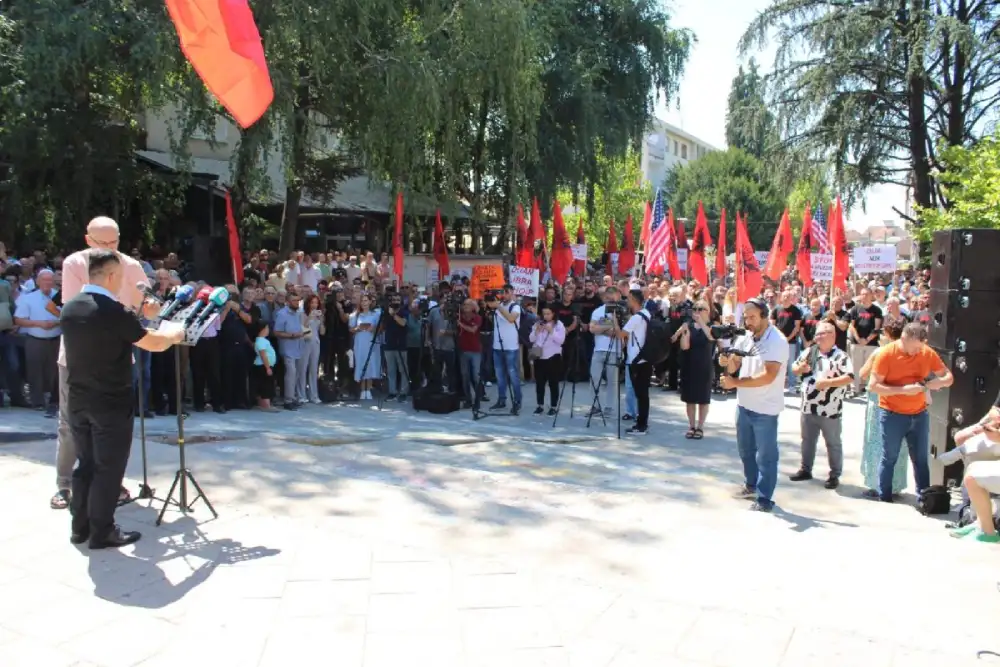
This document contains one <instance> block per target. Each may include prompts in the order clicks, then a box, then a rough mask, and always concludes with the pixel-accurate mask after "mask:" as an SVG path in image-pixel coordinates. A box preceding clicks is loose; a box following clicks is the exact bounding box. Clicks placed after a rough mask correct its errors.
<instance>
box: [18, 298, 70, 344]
mask: <svg viewBox="0 0 1000 667" xmlns="http://www.w3.org/2000/svg"><path fill="white" fill-rule="evenodd" d="M55 296H56V290H52V291H51V292H49V294H48V295H46V294H44V293H43V292H42V291H41V290H35V291H34V292H28V293H27V294H22V295H21V297H20V298H19V299H18V300H17V302H16V303H15V304H14V317H16V318H18V319H21V320H34V321H35V322H58V321H59V316H58V315H53V314H52V313H50V312H49V310H48V305H49V303H50V302H51V301H52V299H53V298H55ZM21 333H22V334H23V335H25V336H31V337H32V338H42V339H51V338H59V336H60V335H61V334H62V329H60V328H59V327H54V328H52V329H43V328H42V327H21Z"/></svg>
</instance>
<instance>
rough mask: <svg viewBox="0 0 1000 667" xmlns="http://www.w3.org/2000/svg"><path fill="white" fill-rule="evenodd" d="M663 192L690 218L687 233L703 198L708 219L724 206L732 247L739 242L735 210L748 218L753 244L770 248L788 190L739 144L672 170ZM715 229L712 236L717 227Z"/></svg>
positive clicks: (680, 213)
mask: <svg viewBox="0 0 1000 667" xmlns="http://www.w3.org/2000/svg"><path fill="white" fill-rule="evenodd" d="M663 191H664V196H665V197H666V201H667V204H668V205H669V206H672V207H673V209H674V215H675V216H676V217H679V218H687V219H688V220H689V221H690V222H689V224H688V228H689V231H688V235H689V236H690V230H691V229H693V225H694V220H695V216H696V215H697V212H698V202H699V201H701V202H702V203H703V204H704V206H705V215H706V216H707V217H708V219H709V220H710V221H716V220H718V219H719V216H720V214H721V213H722V209H723V208H725V209H726V221H727V225H726V228H727V237H728V241H729V243H728V245H727V247H728V248H733V247H734V245H733V244H734V243H735V238H736V236H735V234H736V232H735V229H736V228H735V225H734V224H733V222H734V221H735V219H736V213H737V211H739V212H741V213H743V214H745V215H746V217H747V221H748V224H747V231H748V232H749V233H750V240H751V242H752V243H753V245H754V248H757V249H758V250H760V249H765V248H768V247H770V244H771V240H772V239H773V238H774V232H775V230H776V229H777V226H778V221H779V220H780V219H781V214H782V212H783V211H784V209H785V201H786V198H785V192H784V191H783V190H782V189H781V187H780V185H779V184H778V183H776V182H775V180H774V178H773V174H772V173H771V172H770V171H769V170H768V169H767V167H766V166H765V165H764V163H763V162H762V161H761V160H759V159H757V158H755V157H754V156H752V155H750V154H748V153H746V152H744V151H742V150H740V149H739V148H730V149H728V150H725V151H716V152H712V153H709V154H708V155H706V156H704V157H702V158H699V159H697V160H695V161H694V162H691V163H689V164H687V165H684V166H678V167H676V168H674V169H672V170H671V171H670V172H669V173H668V174H667V178H666V181H665V182H664V185H663ZM712 233H713V238H714V234H716V233H717V229H713V230H712Z"/></svg>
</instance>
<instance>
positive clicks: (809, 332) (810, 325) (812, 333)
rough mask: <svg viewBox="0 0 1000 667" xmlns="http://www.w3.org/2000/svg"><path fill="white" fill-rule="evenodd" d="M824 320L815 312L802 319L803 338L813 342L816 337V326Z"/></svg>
mask: <svg viewBox="0 0 1000 667" xmlns="http://www.w3.org/2000/svg"><path fill="white" fill-rule="evenodd" d="M822 321H823V318H822V317H820V316H819V315H817V314H815V313H809V314H808V315H806V316H805V317H804V318H803V319H802V329H801V331H802V340H804V341H805V342H807V343H811V342H813V339H814V338H815V337H816V326H817V325H818V324H819V323H820V322H822Z"/></svg>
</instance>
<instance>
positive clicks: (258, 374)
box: [250, 364, 274, 401]
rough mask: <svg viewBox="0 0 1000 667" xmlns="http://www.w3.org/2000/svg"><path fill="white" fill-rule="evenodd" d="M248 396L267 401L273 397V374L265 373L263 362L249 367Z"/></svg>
mask: <svg viewBox="0 0 1000 667" xmlns="http://www.w3.org/2000/svg"><path fill="white" fill-rule="evenodd" d="M272 373H273V369H272ZM250 397H251V398H254V399H257V398H263V399H265V400H268V401H270V400H272V399H273V398H274V376H273V375H268V374H267V369H266V368H264V365H263V364H261V365H259V366H258V365H254V366H251V367H250Z"/></svg>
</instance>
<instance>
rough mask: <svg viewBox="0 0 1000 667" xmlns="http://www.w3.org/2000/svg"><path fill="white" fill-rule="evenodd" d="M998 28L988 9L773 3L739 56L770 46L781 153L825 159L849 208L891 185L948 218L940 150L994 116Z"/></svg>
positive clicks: (997, 11)
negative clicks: (789, 149) (784, 147)
mask: <svg viewBox="0 0 1000 667" xmlns="http://www.w3.org/2000/svg"><path fill="white" fill-rule="evenodd" d="M998 22H1000V3H997V2H995V1H993V0H869V1H867V2H837V3H830V2H827V1H826V0H772V3H771V5H770V6H769V7H768V8H767V9H765V10H764V11H763V12H761V13H760V14H759V15H758V17H757V18H756V19H755V20H754V21H753V22H752V23H751V25H750V27H749V28H748V29H747V31H746V33H745V34H744V36H743V39H742V41H741V48H742V50H743V51H744V52H747V51H749V50H751V49H753V48H755V47H759V46H763V45H764V44H765V43H766V42H767V41H768V39H769V38H770V37H771V36H773V37H774V38H775V39H776V41H777V43H778V50H777V55H776V58H775V63H774V73H773V76H772V81H771V86H770V88H771V94H770V95H769V98H770V100H771V102H772V103H773V104H774V105H775V106H776V108H777V111H778V116H779V122H780V124H781V125H782V127H783V128H784V130H785V132H786V142H787V143H789V144H790V145H791V146H794V147H796V148H798V149H801V150H803V151H805V152H806V153H807V154H809V155H811V156H813V157H818V158H829V159H830V160H831V161H832V163H833V166H834V172H835V176H836V179H837V181H838V184H839V185H842V186H844V188H846V192H847V194H848V196H849V199H853V198H855V197H856V196H857V195H859V194H860V193H862V192H863V191H864V190H865V189H867V188H869V187H870V186H872V185H875V184H879V183H894V184H898V185H902V186H905V187H908V188H911V189H912V195H913V200H914V201H915V203H916V204H917V205H918V206H922V207H932V206H938V205H941V206H948V204H949V202H948V199H947V197H946V196H943V193H942V192H941V189H940V187H939V184H938V182H937V180H936V178H935V176H934V170H935V168H937V167H940V164H939V160H938V158H937V151H938V149H937V146H938V143H939V141H940V142H943V143H944V144H947V145H952V146H956V145H962V144H966V143H970V142H972V141H974V140H975V138H976V137H977V136H978V135H980V134H981V133H982V131H983V129H984V127H983V126H984V120H987V119H990V118H991V117H992V116H994V115H995V113H996V111H997V109H998V106H997V105H998V103H1000V57H998V55H1000V32H998V31H997V29H996V26H997V25H998ZM802 53H805V54H807V55H806V56H805V57H802V55H801V54H802ZM900 214H901V215H902V213H900Z"/></svg>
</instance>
